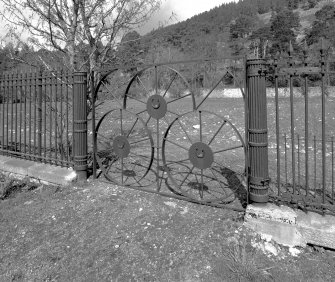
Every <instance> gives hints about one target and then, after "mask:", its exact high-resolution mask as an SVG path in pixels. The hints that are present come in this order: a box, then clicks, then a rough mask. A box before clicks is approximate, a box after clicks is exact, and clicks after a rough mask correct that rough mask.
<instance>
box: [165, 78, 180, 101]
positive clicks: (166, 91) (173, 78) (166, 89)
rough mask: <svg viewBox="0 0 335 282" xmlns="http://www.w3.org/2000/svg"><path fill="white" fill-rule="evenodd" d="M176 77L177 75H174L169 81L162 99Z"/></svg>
mask: <svg viewBox="0 0 335 282" xmlns="http://www.w3.org/2000/svg"><path fill="white" fill-rule="evenodd" d="M176 77H177V73H175V74H174V76H173V78H172V80H171V81H170V83H169V86H168V87H167V89H166V90H165V92H164V94H163V97H165V96H166V94H167V92H168V91H169V89H170V87H171V85H172V83H173V81H174V80H175V79H176Z"/></svg>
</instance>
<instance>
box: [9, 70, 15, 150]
mask: <svg viewBox="0 0 335 282" xmlns="http://www.w3.org/2000/svg"><path fill="white" fill-rule="evenodd" d="M14 76H15V73H12V79H11V82H12V83H11V87H10V96H11V116H10V121H11V122H10V146H11V150H12V148H13V147H12V146H13V128H14V118H13V116H14Z"/></svg>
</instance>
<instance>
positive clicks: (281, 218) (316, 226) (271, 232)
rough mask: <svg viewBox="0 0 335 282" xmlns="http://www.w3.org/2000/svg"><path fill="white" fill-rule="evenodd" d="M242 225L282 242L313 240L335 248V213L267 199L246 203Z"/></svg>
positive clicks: (291, 244)
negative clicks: (287, 204)
mask: <svg viewBox="0 0 335 282" xmlns="http://www.w3.org/2000/svg"><path fill="white" fill-rule="evenodd" d="M244 225H245V226H246V227H248V228H250V229H252V230H254V231H255V232H257V233H259V234H263V235H267V236H271V238H272V239H273V240H274V241H276V242H277V243H279V244H282V245H284V246H289V247H294V246H301V247H304V246H306V244H313V245H318V246H322V247H327V248H331V249H335V217H334V216H331V215H324V216H322V215H320V214H317V213H314V212H307V213H304V212H303V211H300V210H293V209H291V208H289V207H286V206H276V205H274V204H270V203H267V204H252V205H249V206H248V207H247V210H246V214H245V223H244Z"/></svg>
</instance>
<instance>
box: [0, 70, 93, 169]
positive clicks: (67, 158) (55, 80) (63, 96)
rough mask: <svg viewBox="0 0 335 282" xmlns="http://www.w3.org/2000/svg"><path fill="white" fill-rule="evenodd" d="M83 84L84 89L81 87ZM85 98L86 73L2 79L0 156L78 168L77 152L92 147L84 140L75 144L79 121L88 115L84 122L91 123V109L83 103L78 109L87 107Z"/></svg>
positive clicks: (34, 74) (33, 74) (17, 75)
mask: <svg viewBox="0 0 335 282" xmlns="http://www.w3.org/2000/svg"><path fill="white" fill-rule="evenodd" d="M82 81H84V83H85V86H84V87H80V86H78V85H81V84H82ZM77 84H78V85H77ZM86 95H87V93H86V73H70V72H67V71H36V72H30V73H9V72H8V73H7V72H6V73H3V74H2V75H1V76H0V145H1V146H0V153H1V154H2V155H5V156H12V157H18V158H23V159H27V160H32V161H37V162H43V163H49V164H53V165H59V166H65V167H71V166H74V165H75V161H76V156H75V155H74V151H75V148H76V147H78V148H81V149H82V147H87V142H86V143H85V140H84V141H82V140H83V136H77V140H75V139H74V138H76V136H75V134H76V133H75V132H76V131H75V129H76V127H78V126H79V125H78V124H77V123H76V120H78V118H74V117H76V116H77V117H78V114H79V116H81V115H82V113H83V112H84V117H80V119H84V120H86V116H87V113H86V107H84V106H83V105H82V103H81V104H80V105H81V106H80V107H77V108H76V107H74V105H77V104H78V101H79V100H83V99H84V101H85V103H84V104H85V106H86ZM83 97H84V98H83ZM74 110H77V111H78V113H76V112H74ZM84 126H85V122H84ZM86 126H87V125H86ZM79 127H80V126H79ZM77 130H78V129H77ZM82 130H83V128H82ZM84 131H85V129H84ZM85 134H86V133H85ZM77 135H78V134H77ZM78 138H79V139H78ZM84 139H85V138H84ZM74 145H76V146H74ZM78 150H79V149H78ZM79 151H80V150H79ZM79 151H78V153H80V154H82V155H85V152H79ZM84 151H87V148H86V149H85V150H84ZM86 155H87V154H86ZM86 158H87V157H86ZM77 159H78V157H77ZM83 159H85V158H82V160H83ZM82 160H77V161H78V163H79V162H80V161H82ZM85 160H86V159H85Z"/></svg>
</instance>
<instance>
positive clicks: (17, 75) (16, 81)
mask: <svg viewBox="0 0 335 282" xmlns="http://www.w3.org/2000/svg"><path fill="white" fill-rule="evenodd" d="M18 79H19V73H16V77H15V88H14V91H15V122H14V123H15V145H14V150H15V151H17V150H18V148H17V128H18V126H17V90H18V85H17V84H18Z"/></svg>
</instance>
